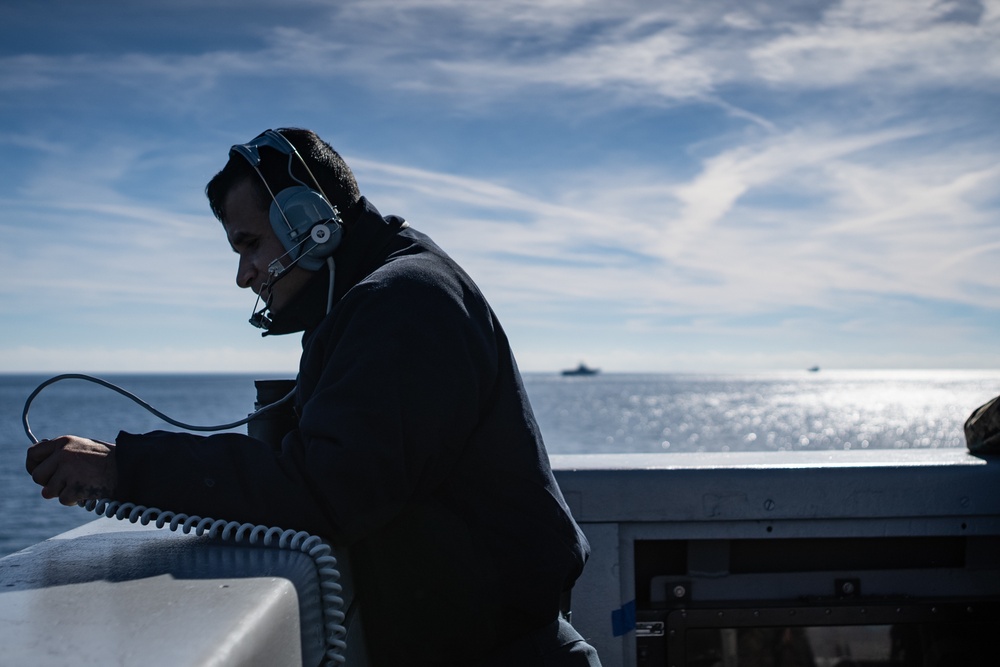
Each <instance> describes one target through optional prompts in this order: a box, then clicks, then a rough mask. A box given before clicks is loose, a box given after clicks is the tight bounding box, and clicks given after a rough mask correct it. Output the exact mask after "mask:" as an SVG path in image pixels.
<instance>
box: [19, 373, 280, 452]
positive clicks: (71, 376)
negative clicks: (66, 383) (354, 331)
mask: <svg viewBox="0 0 1000 667" xmlns="http://www.w3.org/2000/svg"><path fill="white" fill-rule="evenodd" d="M61 380H86V381H87V382H93V383H94V384H99V385H101V386H102V387H107V388H108V389H111V390H112V391H116V392H118V393H119V394H121V395H122V396H124V397H125V398H127V399H129V400H131V401H133V402H134V403H137V404H139V405H140V406H141V407H143V408H145V409H146V410H148V411H149V412H151V413H152V414H154V415H156V416H157V417H159V418H160V419H162V420H163V421H165V422H167V423H168V424H171V425H173V426H176V427H178V428H182V429H184V430H186V431H224V430H226V429H231V428H236V427H237V426H243V425H244V424H246V423H247V422H249V421H250V420H251V419H253V418H254V417H256V416H258V415H260V414H263V413H264V412H267V411H268V410H270V409H272V408H276V407H278V406H279V405H283V404H284V403H285V402H287V401H288V400H289V399H291V398H292V396H294V395H295V390H294V389H293V390H292V391H291V392H289V393H288V394H287V395H286V396H284V397H283V398H281V399H279V400H277V401H275V402H274V403H271V404H270V405H265V406H264V407H262V408H260V409H259V410H255V411H254V412H253V413H252V414H250V415H249V416H247V417H246V418H245V419H241V420H239V421H235V422H232V423H231V424H220V425H218V426H194V425H192V424H185V423H184V422H181V421H177V420H176V419H172V418H170V417H168V416H167V415H165V414H163V413H162V412H160V411H159V410H157V409H156V408H154V407H153V406H152V405H150V404H149V403H147V402H146V401H144V400H142V399H141V398H139V397H138V396H136V395H135V394H133V393H131V392H129V391H126V390H125V389H122V388H121V387H119V386H118V385H116V384H112V383H111V382H108V381H107V380H102V379H100V378H96V377H94V376H92V375H85V374H83V373H64V374H63V375H56V376H55V377H51V378H49V379H48V380H46V381H45V382H43V383H41V384H40V385H38V386H37V387H35V390H34V391H33V392H31V395H30V396H28V400H26V401H25V402H24V411H23V412H22V413H21V425H22V426H24V432H25V434H27V436H28V439H29V440H31V442H32V444H37V443H38V438H36V437H35V434H34V433H32V432H31V426H29V425H28V410H29V409H30V408H31V402H32V401H33V400H35V397H36V396H38V394H39V393H40V392H41V391H42V389H45V387H48V386H49V385H50V384H54V383H56V382H59V381H61Z"/></svg>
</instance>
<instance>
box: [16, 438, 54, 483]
mask: <svg viewBox="0 0 1000 667" xmlns="http://www.w3.org/2000/svg"><path fill="white" fill-rule="evenodd" d="M60 440H61V438H56V439H55V440H42V441H40V442H38V443H36V444H34V445H32V446H31V447H28V453H27V456H26V457H25V461H24V467H25V468H26V469H27V470H28V473H29V474H31V473H33V472H34V470H35V468H36V467H37V466H38V464H39V463H41V462H42V461H44V460H46V459H47V458H49V456H51V455H52V452H54V451H56V450H57V449H59V448H60V447H61V446H62V443H61V442H60Z"/></svg>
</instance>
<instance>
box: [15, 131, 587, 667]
mask: <svg viewBox="0 0 1000 667" xmlns="http://www.w3.org/2000/svg"><path fill="white" fill-rule="evenodd" d="M206 193H207V195H208V197H209V201H210V203H211V206H212V209H213V211H214V212H215V214H216V216H217V217H218V218H219V219H220V220H221V221H222V223H223V226H224V228H225V231H226V235H227V237H228V239H229V242H230V245H231V246H232V248H233V250H234V251H235V252H236V253H237V254H238V255H239V258H240V259H239V268H238V272H237V282H238V284H239V285H240V287H250V288H252V289H253V291H254V292H256V293H257V294H258V299H259V300H260V299H262V300H263V301H264V304H265V307H264V308H261V309H260V310H259V311H258V312H256V313H254V316H253V318H252V320H251V321H252V322H254V323H255V324H257V325H258V326H260V327H262V328H264V329H265V330H266V331H265V333H266V334H283V333H292V332H298V331H303V332H304V335H303V353H302V357H301V361H300V367H299V375H298V379H297V384H296V389H295V409H296V414H297V415H298V426H297V428H294V429H293V430H291V431H290V432H288V433H287V434H286V435H285V436H284V438H283V439H282V440H281V442H280V443H266V442H262V441H260V440H256V439H253V438H251V437H249V436H243V435H239V434H220V435H214V436H210V437H201V436H194V435H189V434H184V433H168V432H154V433H149V434H145V435H133V434H128V433H121V434H120V435H119V437H118V439H117V442H116V445H109V444H106V443H99V442H95V441H92V440H87V439H84V438H77V437H75V436H66V437H64V438H59V439H56V440H52V441H46V442H42V443H39V444H38V445H35V446H34V447H32V448H31V450H29V453H28V464H27V466H28V470H29V472H31V473H32V477H33V478H34V479H35V481H36V482H38V483H39V484H40V485H42V486H43V495H45V496H46V497H58V498H59V499H60V501H61V502H63V503H65V504H71V503H75V502H76V501H78V500H81V499H90V498H95V497H106V496H111V497H114V498H117V499H121V500H127V501H131V502H135V503H139V504H143V505H147V506H157V507H161V508H164V509H170V510H173V511H176V512H184V513H189V514H199V515H201V516H211V517H214V518H219V519H226V520H235V521H242V522H253V523H258V524H265V525H274V526H280V527H282V528H295V529H300V530H307V531H310V532H312V533H315V534H318V535H321V536H323V537H325V538H326V539H328V540H329V541H330V542H331V543H333V544H335V545H340V546H343V547H346V548H347V549H349V552H350V556H351V561H352V564H353V568H354V575H355V584H356V588H357V591H358V598H359V600H360V606H361V613H362V617H363V619H364V622H365V627H366V634H367V638H368V648H369V653H370V655H371V657H372V660H373V662H374V663H375V664H378V665H404V664H405V665H480V664H481V665H490V666H493V665H496V666H499V665H535V664H537V665H543V664H544V665H563V664H565V665H597V664H598V662H597V658H596V654H595V653H594V652H593V649H592V648H591V647H589V646H588V645H587V644H586V643H585V642H584V641H583V640H582V639H581V638H580V637H579V635H577V634H576V633H575V632H574V631H573V630H572V628H570V627H569V626H568V625H567V624H565V622H560V619H559V610H560V601H561V600H562V599H565V595H566V594H567V593H568V591H569V589H570V588H571V587H572V585H573V582H574V581H575V580H576V579H577V577H578V576H579V575H580V572H581V570H582V568H583V564H584V562H585V560H586V557H587V553H588V549H589V547H588V545H587V542H586V539H585V538H584V536H583V534H582V533H581V532H580V530H579V528H578V527H577V525H576V523H575V522H574V521H573V518H572V517H571V515H570V513H569V510H568V508H567V506H566V503H565V501H564V499H563V497H562V494H561V492H560V490H559V487H558V486H557V484H556V482H555V479H554V478H553V475H552V472H551V470H550V468H549V463H548V458H547V455H546V453H545V449H544V446H543V444H542V438H541V435H540V433H539V431H538V427H537V425H536V423H535V420H534V417H533V415H532V411H531V407H530V405H529V403H528V399H527V396H526V394H525V391H524V387H523V385H522V383H521V378H520V375H519V373H518V370H517V367H516V364H515V362H514V357H513V355H512V353H511V349H510V346H509V344H508V341H507V338H506V336H505V334H504V332H503V330H502V328H501V327H500V323H499V322H498V321H497V319H496V316H495V315H494V313H493V311H492V310H491V309H490V307H489V305H488V304H487V302H486V300H485V299H484V298H483V296H482V294H481V293H480V292H479V290H478V288H477V287H476V286H475V284H474V283H473V282H472V280H471V279H470V278H469V277H468V276H467V275H466V274H465V272H464V271H463V270H462V269H461V268H460V267H459V266H458V265H457V264H456V263H455V262H454V261H453V260H452V259H451V258H450V257H448V255H446V254H445V253H444V252H443V251H442V250H441V249H440V248H438V247H437V246H436V245H435V244H434V243H433V242H432V241H431V240H430V239H429V238H428V237H426V236H425V235H423V234H421V233H419V232H417V231H415V230H414V229H412V228H409V226H408V225H407V224H406V223H405V222H404V221H403V220H402V219H401V218H398V217H394V216H389V217H383V216H382V215H380V214H379V212H378V211H377V210H375V208H374V207H373V206H372V205H371V203H370V202H368V201H367V200H366V199H365V198H363V197H361V196H360V194H359V192H358V188H357V185H356V183H355V181H354V177H353V175H352V174H351V171H350V169H349V168H348V167H347V165H346V164H344V162H343V160H342V159H341V158H340V156H339V155H338V154H337V153H336V152H335V151H334V150H333V149H332V148H330V146H329V145H328V144H326V143H325V142H323V141H322V140H321V139H320V138H319V137H317V136H316V135H315V134H314V133H312V132H309V131H306V130H280V131H278V132H274V131H270V130H269V131H267V132H265V133H264V134H262V135H261V136H259V137H258V138H257V139H255V140H253V141H252V142H250V143H249V144H246V145H240V146H234V147H233V149H232V151H231V152H230V159H229V162H228V163H227V164H226V166H225V168H224V169H223V170H222V171H220V172H219V173H218V174H217V175H216V176H215V177H214V178H213V179H212V181H211V182H210V183H209V185H208V187H207V188H206ZM255 310H256V308H255Z"/></svg>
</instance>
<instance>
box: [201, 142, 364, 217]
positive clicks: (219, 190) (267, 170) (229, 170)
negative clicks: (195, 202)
mask: <svg viewBox="0 0 1000 667" xmlns="http://www.w3.org/2000/svg"><path fill="white" fill-rule="evenodd" d="M277 131H278V133H279V134H281V135H282V136H283V137H285V138H286V139H288V141H289V142H290V143H291V144H292V145H293V146H295V148H296V150H297V151H298V152H299V155H301V156H302V159H303V160H305V162H306V164H307V165H309V170H311V171H312V173H313V176H315V177H316V180H317V181H319V187H320V189H321V190H322V191H323V193H324V194H325V195H326V196H327V197H328V198H329V200H330V203H331V204H333V205H334V206H336V207H337V208H338V209H339V210H340V212H341V214H342V215H343V214H344V213H345V212H346V211H348V210H349V209H350V208H351V207H352V206H354V204H355V203H356V202H357V201H358V199H359V198H360V197H361V193H360V191H359V190H358V183H357V181H356V180H354V173H353V172H352V171H351V168H350V167H348V166H347V163H346V162H344V159H343V158H342V157H340V154H339V153H338V152H337V151H335V150H333V148H332V147H331V146H330V144H328V143H326V142H325V141H323V140H322V139H320V138H319V135H317V134H316V133H315V132H313V131H311V130H303V129H299V128H285V127H283V128H280V129H278V130H277ZM259 152H260V157H261V160H260V165H259V167H260V171H261V173H262V174H263V175H264V178H265V179H267V184H268V185H269V186H270V187H271V191H272V192H274V193H275V194H277V193H278V192H279V191H280V190H284V189H285V188H288V187H291V186H293V185H299V183H296V182H295V180H294V179H293V178H292V177H291V176H290V175H289V174H288V164H289V160H288V156H287V155H284V154H282V153H280V152H279V151H277V150H275V149H273V148H270V147H268V146H263V147H261V148H259ZM291 165H292V167H291V169H292V174H294V175H295V178H297V179H299V180H300V181H302V182H303V183H305V184H306V185H308V186H309V187H311V188H315V187H316V184H315V183H313V179H312V177H311V176H310V175H309V172H308V171H306V169H305V167H303V166H302V163H301V162H299V159H298V158H297V157H295V156H292V158H291ZM245 179H249V182H250V186H251V187H252V188H253V192H254V196H255V198H256V199H257V203H258V204H259V205H260V207H261V208H263V209H265V210H267V209H268V208H269V207H270V205H271V195H269V194H268V192H267V187H265V185H264V183H263V182H262V181H261V178H260V177H259V176H258V175H257V172H256V171H255V170H254V168H253V167H252V166H251V165H250V163H249V162H247V160H246V159H245V158H244V157H243V156H242V155H239V154H230V156H229V161H228V162H227V163H226V166H225V167H223V168H222V170H221V171H220V172H219V173H217V174H216V175H215V176H213V177H212V180H210V181H209V182H208V185H206V186H205V196H207V197H208V204H209V206H211V207H212V213H214V214H215V217H216V218H218V219H219V220H220V221H223V222H225V218H226V210H225V207H224V206H223V202H225V200H226V196H227V195H228V194H229V191H230V190H232V189H233V188H234V187H235V186H236V185H237V184H238V183H241V182H242V181H243V180H245Z"/></svg>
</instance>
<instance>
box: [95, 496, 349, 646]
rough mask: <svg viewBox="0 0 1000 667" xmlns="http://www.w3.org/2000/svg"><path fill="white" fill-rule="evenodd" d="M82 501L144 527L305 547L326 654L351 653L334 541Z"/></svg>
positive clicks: (150, 509)
mask: <svg viewBox="0 0 1000 667" xmlns="http://www.w3.org/2000/svg"><path fill="white" fill-rule="evenodd" d="M81 505H82V506H83V507H84V508H85V509H87V510H89V511H91V512H94V513H95V514H97V515H99V516H104V517H107V518H109V519H110V518H114V519H118V520H120V521H122V520H128V521H129V522H130V523H137V522H138V523H140V524H142V525H143V526H146V525H149V524H150V523H155V525H156V527H157V528H169V529H170V530H172V531H174V532H177V531H180V532H182V533H184V534H185V535H188V534H190V533H191V532H192V531H193V532H194V534H195V535H197V536H199V537H200V536H202V535H207V536H208V537H210V538H216V539H222V540H227V541H232V542H236V543H241V542H245V543H247V544H252V545H261V546H265V547H276V548H278V549H289V550H291V551H301V552H302V553H304V554H306V555H307V556H309V557H310V558H312V559H313V563H314V564H315V565H316V572H317V574H318V575H319V588H320V602H321V608H322V613H323V629H324V631H325V632H324V642H325V649H324V653H323V655H324V658H325V660H326V664H328V665H342V664H344V663H345V662H346V660H347V658H346V656H345V652H346V650H347V642H346V638H347V628H346V627H345V625H344V621H345V620H346V618H347V616H346V614H345V612H344V598H343V597H341V593H342V592H343V587H342V586H341V585H340V571H339V570H338V569H337V559H336V557H334V556H333V550H332V549H331V548H330V545H329V544H327V543H326V542H324V541H323V540H322V539H321V538H319V537H317V536H316V535H312V534H311V533H308V532H306V531H295V530H291V529H289V530H284V529H282V528H277V527H268V526H262V525H254V524H252V523H240V522H238V521H223V520H219V519H212V518H202V517H200V516H189V515H187V514H181V513H177V512H170V511H166V512H165V511H163V510H160V509H157V508H155V507H145V506H143V505H136V504H134V503H127V502H124V503H123V502H119V501H117V500H108V499H101V500H88V501H86V502H84V503H81Z"/></svg>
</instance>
